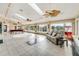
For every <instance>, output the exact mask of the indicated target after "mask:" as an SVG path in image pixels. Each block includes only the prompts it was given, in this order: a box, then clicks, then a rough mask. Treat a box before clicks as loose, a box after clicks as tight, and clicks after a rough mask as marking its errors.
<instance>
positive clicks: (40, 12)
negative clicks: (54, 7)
mask: <svg viewBox="0 0 79 59" xmlns="http://www.w3.org/2000/svg"><path fill="white" fill-rule="evenodd" d="M28 5H30V6H31V7H32V8H33V9H34V10H35V11H36V12H37V13H39V14H40V15H43V12H42V10H41V9H40V8H39V7H38V6H37V5H36V4H35V3H28Z"/></svg>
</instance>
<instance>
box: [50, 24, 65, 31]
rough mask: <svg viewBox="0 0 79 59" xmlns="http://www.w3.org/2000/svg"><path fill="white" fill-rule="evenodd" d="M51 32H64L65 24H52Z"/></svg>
mask: <svg viewBox="0 0 79 59" xmlns="http://www.w3.org/2000/svg"><path fill="white" fill-rule="evenodd" d="M51 30H52V31H55V32H58V31H64V24H51Z"/></svg>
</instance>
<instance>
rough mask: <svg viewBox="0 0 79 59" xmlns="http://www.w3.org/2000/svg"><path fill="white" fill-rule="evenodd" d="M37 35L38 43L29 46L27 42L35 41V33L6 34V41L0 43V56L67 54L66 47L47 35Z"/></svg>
mask: <svg viewBox="0 0 79 59" xmlns="http://www.w3.org/2000/svg"><path fill="white" fill-rule="evenodd" d="M37 37H38V39H37V40H38V41H37V44H35V45H32V46H29V45H28V44H27V43H26V42H27V41H31V42H33V41H34V39H35V34H32V33H22V34H15V35H13V34H4V36H3V40H4V43H3V44H0V56H65V50H64V48H60V47H59V46H56V45H54V44H52V43H51V42H50V41H48V40H47V39H46V37H45V36H42V35H37Z"/></svg>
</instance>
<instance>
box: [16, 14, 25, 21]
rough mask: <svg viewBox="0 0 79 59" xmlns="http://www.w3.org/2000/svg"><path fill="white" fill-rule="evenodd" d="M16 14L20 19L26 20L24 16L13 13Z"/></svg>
mask: <svg viewBox="0 0 79 59" xmlns="http://www.w3.org/2000/svg"><path fill="white" fill-rule="evenodd" d="M15 15H16V16H18V17H19V18H21V19H24V20H26V18H25V17H24V16H21V15H20V14H17V13H16V14H15Z"/></svg>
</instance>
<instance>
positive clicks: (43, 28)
mask: <svg viewBox="0 0 79 59" xmlns="http://www.w3.org/2000/svg"><path fill="white" fill-rule="evenodd" d="M38 27H39V29H38V31H39V32H47V24H40V25H38Z"/></svg>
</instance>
